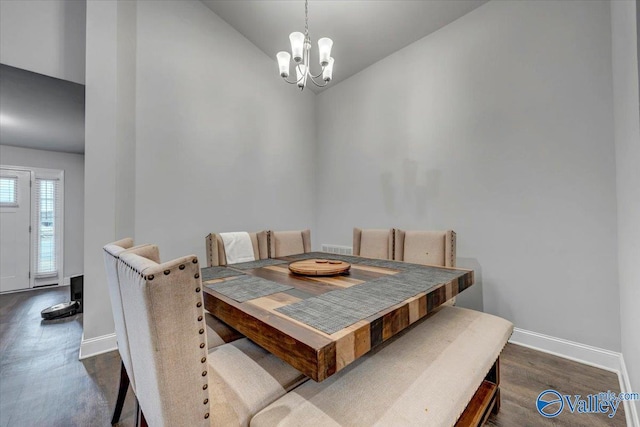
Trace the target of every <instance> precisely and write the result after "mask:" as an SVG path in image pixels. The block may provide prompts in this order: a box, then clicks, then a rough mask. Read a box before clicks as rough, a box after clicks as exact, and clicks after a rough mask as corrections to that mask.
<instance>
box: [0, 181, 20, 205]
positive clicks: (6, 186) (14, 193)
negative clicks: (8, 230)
mask: <svg viewBox="0 0 640 427" xmlns="http://www.w3.org/2000/svg"><path fill="white" fill-rule="evenodd" d="M0 205H2V206H18V178H17V177H15V176H9V177H6V176H5V177H2V178H0Z"/></svg>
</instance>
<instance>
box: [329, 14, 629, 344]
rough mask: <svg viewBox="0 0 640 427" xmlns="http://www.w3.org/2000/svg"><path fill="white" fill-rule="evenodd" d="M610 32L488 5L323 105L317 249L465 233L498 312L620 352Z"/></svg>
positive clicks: (578, 20) (463, 240)
mask: <svg viewBox="0 0 640 427" xmlns="http://www.w3.org/2000/svg"><path fill="white" fill-rule="evenodd" d="M610 31H611V23H610V13H609V5H608V3H607V2H577V1H576V2H534V1H527V2H524V1H523V2H499V1H497V2H489V3H487V4H486V5H483V6H482V7H480V8H478V9H476V10H474V11H473V12H471V13H469V14H467V15H465V16H464V17H462V18H460V19H459V20H457V21H455V22H453V23H452V24H450V25H448V26H446V27H444V28H443V29H441V30H439V31H437V32H436V33H433V34H431V35H429V36H427V37H426V38H424V39H421V40H419V41H417V42H415V43H413V44H412V45H410V46H408V47H406V48H405V49H402V50H400V51H398V52H396V53H394V54H393V55H391V56H389V57H387V58H385V59H383V60H382V61H380V62H378V63H376V64H374V65H372V66H371V67H369V68H367V69H365V70H363V71H362V72H360V73H359V74H356V75H355V76H353V77H351V78H349V79H347V80H345V81H343V82H341V83H340V84H338V85H336V86H334V87H332V88H330V89H328V90H327V91H325V92H323V93H321V94H320V95H318V96H317V106H316V108H317V127H318V161H319V166H318V182H317V189H318V194H319V197H318V200H317V204H316V206H317V215H318V233H316V235H317V236H318V238H317V241H318V242H320V243H336V244H350V242H351V228H352V227H353V226H356V225H357V226H362V227H391V226H396V227H400V228H406V229H446V228H453V229H454V230H456V231H457V232H458V257H459V259H458V261H459V265H460V266H463V267H464V266H469V267H472V268H474V269H476V272H477V273H479V276H480V277H481V279H480V280H478V281H477V284H476V286H475V289H474V288H471V289H470V290H469V291H467V292H470V294H469V295H473V293H471V291H473V292H475V293H476V294H475V295H478V297H481V298H482V300H481V302H480V305H481V306H483V308H484V310H485V311H487V312H490V313H494V314H497V315H500V316H502V317H505V318H507V319H510V320H512V321H513V322H514V323H515V325H516V326H517V327H520V328H523V329H527V330H531V331H535V332H539V333H543V334H547V335H551V336H555V337H560V338H564V339H569V340H572V341H577V342H580V343H585V344H590V345H594V346H598V347H602V348H606V349H610V350H614V351H619V350H620V319H619V317H618V315H617V313H618V309H619V293H618V274H617V256H616V254H617V241H616V187H615V184H616V182H615V158H614V150H613V141H612V135H613V119H612V109H613V107H612V84H611V79H612V72H611V33H610ZM466 298H467V297H466V296H465V294H462V295H461V298H460V301H461V303H462V304H463V305H465V304H471V305H477V302H473V301H468V300H467V301H465V299H466Z"/></svg>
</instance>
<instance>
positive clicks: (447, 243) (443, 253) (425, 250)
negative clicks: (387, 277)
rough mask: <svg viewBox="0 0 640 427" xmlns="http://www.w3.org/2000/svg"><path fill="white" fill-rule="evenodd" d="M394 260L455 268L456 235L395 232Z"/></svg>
mask: <svg viewBox="0 0 640 427" xmlns="http://www.w3.org/2000/svg"><path fill="white" fill-rule="evenodd" d="M395 240H396V241H395V259H396V260H397V261H405V262H411V263H414V264H426V265H440V266H444V267H455V266H456V233H455V232H454V231H453V230H447V231H403V230H396V239H395Z"/></svg>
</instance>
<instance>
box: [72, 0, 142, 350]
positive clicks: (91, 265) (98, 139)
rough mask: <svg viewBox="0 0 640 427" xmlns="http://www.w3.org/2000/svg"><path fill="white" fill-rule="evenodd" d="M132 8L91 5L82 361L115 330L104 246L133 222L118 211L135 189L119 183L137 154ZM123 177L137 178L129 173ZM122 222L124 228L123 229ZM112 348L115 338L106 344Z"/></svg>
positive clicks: (129, 4)
mask: <svg viewBox="0 0 640 427" xmlns="http://www.w3.org/2000/svg"><path fill="white" fill-rule="evenodd" d="M132 8H133V9H134V10H135V3H132V2H116V1H91V2H89V3H88V5H87V70H86V73H87V74H86V80H87V81H86V92H85V93H86V107H85V110H86V114H85V161H86V168H85V170H86V174H85V201H86V204H85V245H84V246H85V248H86V251H85V267H84V268H85V278H84V287H85V295H84V304H85V310H84V320H83V326H84V329H83V343H82V345H81V347H80V354H81V357H83V356H85V355H86V353H91V350H89V349H90V348H91V347H90V344H87V343H91V340H92V339H94V338H97V337H104V336H106V335H109V334H112V333H113V331H114V325H113V318H112V315H111V305H110V299H109V293H108V289H107V283H106V274H105V270H104V261H103V253H102V247H103V246H104V245H105V244H107V243H109V242H113V241H115V240H117V239H120V238H123V237H126V234H128V233H129V232H130V231H131V228H130V227H128V226H126V224H129V223H132V221H133V219H132V218H130V219H127V218H126V213H123V212H124V211H119V210H118V209H119V208H121V207H122V202H123V201H125V200H127V199H130V196H129V195H128V194H129V192H131V191H134V187H135V185H134V183H131V182H126V181H123V180H122V179H121V177H120V175H121V171H120V170H119V168H121V167H123V165H125V166H126V165H129V164H130V163H127V162H122V158H123V156H125V155H126V153H131V152H132V151H133V148H132V147H131V145H132V144H133V141H132V140H131V138H130V135H131V131H130V128H132V127H133V124H132V123H131V122H130V119H129V118H127V117H126V114H124V113H125V112H127V111H133V110H134V106H133V105H135V104H133V103H134V102H135V99H134V97H133V95H131V94H126V93H124V92H125V91H124V90H122V88H123V86H122V85H123V82H121V81H120V79H119V77H122V76H123V70H130V69H131V63H132V62H133V63H135V49H130V47H129V46H126V44H123V42H122V40H119V37H118V36H119V35H120V34H121V33H122V34H127V33H131V32H133V33H134V34H135V21H132V20H131V19H128V18H126V17H124V15H125V14H124V11H125V10H126V11H130V10H131V9H132ZM134 16H135V15H134ZM126 26H129V27H132V28H125V27H126ZM134 69H135V68H134ZM130 78H133V76H131V77H130ZM127 82H128V80H125V85H124V86H125V87H126V83H127ZM123 151H124V152H125V154H123ZM122 173H124V174H125V176H133V174H132V172H131V171H128V170H127V171H124V172H122ZM121 223H124V224H125V226H124V227H121ZM113 344H115V342H114V341H113V340H111V341H107V344H106V345H113ZM107 349H108V348H107ZM101 350H105V349H104V348H102V349H101Z"/></svg>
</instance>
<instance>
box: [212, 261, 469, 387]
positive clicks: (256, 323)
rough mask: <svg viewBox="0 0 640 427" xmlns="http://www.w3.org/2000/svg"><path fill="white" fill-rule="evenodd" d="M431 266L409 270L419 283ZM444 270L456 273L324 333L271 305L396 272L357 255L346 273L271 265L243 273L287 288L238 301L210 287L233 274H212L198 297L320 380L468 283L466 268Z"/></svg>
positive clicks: (213, 312) (226, 320) (392, 334)
mask: <svg viewBox="0 0 640 427" xmlns="http://www.w3.org/2000/svg"><path fill="white" fill-rule="evenodd" d="M319 255H320V256H321V255H322V254H319ZM362 259H363V260H365V258H362ZM283 260H286V261H289V260H290V259H287V258H283ZM433 269H434V267H428V266H424V267H423V268H421V269H416V267H415V266H414V267H413V270H412V271H413V274H418V273H416V272H420V274H424V277H425V283H431V282H430V281H429V277H430V273H429V272H430V271H435V270H433ZM439 270H442V269H441V268H439ZM449 270H451V271H455V272H457V273H459V275H458V276H457V277H455V278H453V279H452V280H449V281H448V282H446V283H438V284H434V285H432V286H430V287H427V290H426V291H425V292H421V293H419V294H417V295H415V296H413V297H411V298H408V299H406V300H404V301H402V302H400V303H398V304H395V305H392V306H390V307H386V308H384V309H383V310H381V311H379V312H377V313H376V314H374V315H372V316H369V317H367V318H364V319H361V320H359V321H356V322H355V323H353V324H352V325H350V326H348V327H346V328H344V329H342V330H340V331H338V332H335V333H333V334H326V333H324V332H322V331H320V330H317V329H315V328H313V327H311V326H309V325H307V324H305V323H303V322H300V321H297V320H295V319H293V318H291V317H288V316H286V315H284V314H282V313H279V312H278V311H276V309H277V308H279V307H283V306H287V305H291V304H293V303H296V302H299V301H301V300H304V299H308V298H312V297H314V296H318V295H322V294H324V293H326V292H330V291H336V290H341V289H345V288H349V287H352V286H356V285H359V284H363V283H366V282H368V281H371V280H384V279H385V278H387V277H393V276H394V275H397V274H398V273H399V272H400V271H399V270H397V269H391V268H383V267H377V266H369V265H364V264H358V263H357V257H354V260H353V261H352V262H351V269H350V274H348V275H338V276H328V277H327V276H301V275H297V274H294V273H292V272H291V271H290V270H289V268H288V265H287V264H280V265H272V266H266V267H262V268H256V269H249V270H243V272H244V273H245V274H249V275H253V276H257V277H261V278H263V279H266V280H271V281H274V282H277V283H280V284H283V285H288V286H292V287H293V289H289V290H287V291H284V292H278V293H274V294H271V295H267V296H264V297H260V298H256V299H253V300H249V301H245V302H242V303H239V302H237V301H235V300H233V299H231V298H228V297H226V296H224V295H222V294H220V293H218V292H216V291H215V284H216V283H219V282H221V281H224V280H233V279H216V280H210V281H206V282H204V284H205V286H204V290H205V293H204V302H205V308H206V309H207V310H208V311H210V312H211V313H212V314H213V315H214V316H216V317H218V318H219V319H221V320H222V321H224V322H225V323H227V324H228V325H230V326H231V327H233V328H234V329H236V330H238V331H239V332H240V333H242V334H244V335H245V336H246V337H248V338H249V339H251V340H252V341H254V342H256V343H257V344H258V345H260V346H261V347H263V348H264V349H266V350H267V351H269V352H271V353H273V354H275V355H276V356H278V357H279V358H280V359H282V360H283V361H285V362H287V363H289V364H290V365H291V366H293V367H294V368H296V369H298V370H299V371H301V372H303V373H304V374H305V375H307V376H308V377H310V378H312V379H314V380H315V381H323V380H324V379H326V378H328V377H329V376H331V375H333V374H334V373H336V372H338V371H340V370H341V369H343V368H345V367H346V366H348V365H349V364H350V363H352V362H353V361H354V360H356V359H358V358H359V357H361V356H362V355H364V354H366V353H367V352H369V351H370V350H371V349H372V348H374V347H376V346H377V345H379V344H381V343H383V342H384V341H386V340H388V339H390V338H391V337H393V336H394V335H396V334H398V333H399V332H401V331H402V330H404V329H405V328H407V327H408V326H410V325H411V324H413V323H415V322H417V321H419V320H420V319H422V318H424V317H425V316H427V315H428V314H429V313H431V312H433V310H435V309H436V308H437V307H438V306H440V305H441V304H442V303H444V302H446V301H447V300H449V299H450V298H452V297H453V296H455V295H457V294H458V293H459V292H461V291H463V290H464V289H466V288H468V287H469V286H471V285H472V284H473V271H472V270H463V269H449Z"/></svg>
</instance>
